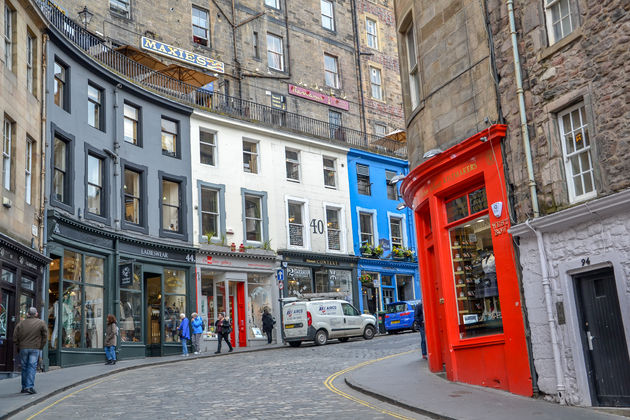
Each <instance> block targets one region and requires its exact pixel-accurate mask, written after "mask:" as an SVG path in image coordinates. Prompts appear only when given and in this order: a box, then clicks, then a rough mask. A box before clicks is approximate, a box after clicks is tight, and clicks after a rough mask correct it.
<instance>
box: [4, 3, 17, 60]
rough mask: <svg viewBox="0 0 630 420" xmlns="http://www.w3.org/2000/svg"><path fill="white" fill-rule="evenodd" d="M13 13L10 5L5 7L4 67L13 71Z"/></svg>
mask: <svg viewBox="0 0 630 420" xmlns="http://www.w3.org/2000/svg"><path fill="white" fill-rule="evenodd" d="M13 13H15V12H14V11H13V10H11V8H10V7H9V5H8V4H5V5H4V65H5V66H7V68H8V69H9V70H11V71H13V16H14V15H13Z"/></svg>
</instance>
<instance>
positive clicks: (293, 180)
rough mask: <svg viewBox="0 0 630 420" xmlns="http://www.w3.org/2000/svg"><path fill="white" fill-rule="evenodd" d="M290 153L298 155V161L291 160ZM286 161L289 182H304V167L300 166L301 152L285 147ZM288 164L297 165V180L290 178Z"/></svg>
mask: <svg viewBox="0 0 630 420" xmlns="http://www.w3.org/2000/svg"><path fill="white" fill-rule="evenodd" d="M289 152H292V153H295V154H296V155H297V159H293V158H289V156H287V153H289ZM284 161H285V172H286V174H285V175H286V177H287V181H291V182H300V181H301V180H302V165H301V164H300V151H299V150H295V149H290V148H288V147H285V149H284ZM287 164H291V165H297V179H296V178H289V170H288V168H287V167H286V166H287Z"/></svg>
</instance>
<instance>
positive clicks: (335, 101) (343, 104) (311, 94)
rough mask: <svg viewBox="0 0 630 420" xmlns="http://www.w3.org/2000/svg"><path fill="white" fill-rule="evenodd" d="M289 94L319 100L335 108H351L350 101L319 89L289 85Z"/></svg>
mask: <svg viewBox="0 0 630 420" xmlns="http://www.w3.org/2000/svg"><path fill="white" fill-rule="evenodd" d="M289 94H291V95H294V96H299V97H300V98H304V99H308V100H311V101H315V102H319V103H320V104H325V105H330V106H333V107H335V108H339V109H343V110H344V111H348V110H349V109H350V103H349V102H348V101H344V100H343V99H339V98H335V97H334V96H328V95H324V94H323V93H319V92H317V91H314V90H311V89H306V88H303V87H301V86H295V85H289Z"/></svg>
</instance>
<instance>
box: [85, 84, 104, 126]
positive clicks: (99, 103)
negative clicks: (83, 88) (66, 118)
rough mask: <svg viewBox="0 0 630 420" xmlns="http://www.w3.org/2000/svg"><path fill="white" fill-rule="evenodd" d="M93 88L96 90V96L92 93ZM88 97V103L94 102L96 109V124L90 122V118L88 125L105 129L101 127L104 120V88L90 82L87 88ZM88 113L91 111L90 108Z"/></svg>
mask: <svg viewBox="0 0 630 420" xmlns="http://www.w3.org/2000/svg"><path fill="white" fill-rule="evenodd" d="M91 90H93V91H95V92H96V98H95V97H93V96H92V95H90V91H91ZM87 99H88V103H92V104H93V105H94V110H95V111H96V115H95V118H94V125H92V124H90V123H89V119H88V125H90V126H91V127H93V128H96V129H97V130H103V127H101V125H102V121H103V120H104V118H103V115H102V112H103V90H102V89H100V88H98V87H96V86H94V85H92V84H90V83H88V88H87ZM88 113H89V108H88Z"/></svg>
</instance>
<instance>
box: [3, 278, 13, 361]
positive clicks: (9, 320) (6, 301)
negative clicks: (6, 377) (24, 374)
mask: <svg viewBox="0 0 630 420" xmlns="http://www.w3.org/2000/svg"><path fill="white" fill-rule="evenodd" d="M14 314H15V295H14V294H13V292H12V291H10V290H7V289H0V371H2V372H6V371H12V370H13V328H14V327H15V324H16V319H15V315H14Z"/></svg>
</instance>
